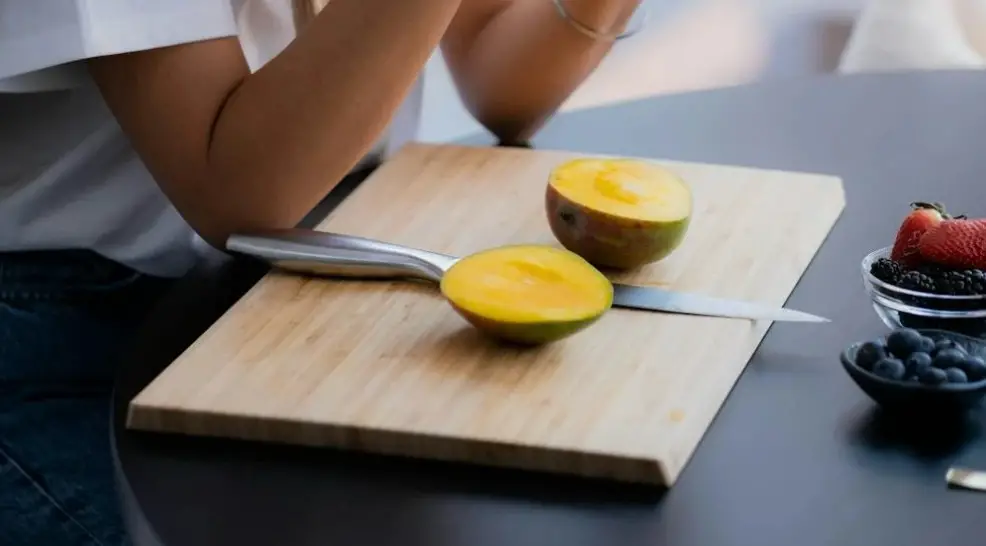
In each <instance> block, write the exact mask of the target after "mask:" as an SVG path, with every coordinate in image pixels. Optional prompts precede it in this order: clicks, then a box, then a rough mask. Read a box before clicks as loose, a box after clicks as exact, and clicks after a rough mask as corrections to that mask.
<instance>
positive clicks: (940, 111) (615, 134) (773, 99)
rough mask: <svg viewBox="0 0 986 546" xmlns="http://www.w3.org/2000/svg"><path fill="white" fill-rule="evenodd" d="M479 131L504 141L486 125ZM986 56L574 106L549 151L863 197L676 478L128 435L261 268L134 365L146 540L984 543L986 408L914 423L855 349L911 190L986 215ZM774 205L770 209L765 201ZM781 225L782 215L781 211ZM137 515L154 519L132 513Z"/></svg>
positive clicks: (769, 545) (136, 357)
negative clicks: (795, 315) (869, 278)
mask: <svg viewBox="0 0 986 546" xmlns="http://www.w3.org/2000/svg"><path fill="white" fill-rule="evenodd" d="M472 142H474V143H484V142H486V141H485V140H484V139H482V138H477V139H475V140H473V141H472ZM984 142H986V74H979V73H925V74H920V75H918V74H913V75H892V76H891V75H887V76H857V77H851V78H835V77H824V78H818V79H806V80H800V81H793V82H787V83H771V84H768V85H755V86H751V87H742V88H736V89H729V90H721V91H714V92H707V93H695V94H687V95H681V96H672V97H664V98H659V99H654V100H645V101H640V102H633V103H629V104H624V105H620V106H614V107H609V108H602V109H597V110H591V111H585V112H579V113H573V114H567V115H563V116H560V117H559V118H557V119H556V120H555V121H554V122H552V123H551V124H550V126H548V127H547V128H546V129H545V130H544V131H543V132H542V133H541V134H540V136H539V137H538V138H537V139H536V140H535V142H534V144H535V146H536V147H541V148H565V149H572V150H581V151H586V152H601V153H621V154H635V155H645V156H653V157H665V158H672V159H679V160H692V161H705V162H718V163H729V164H738V165H750V166H756V167H766V168H779V169H790V170H806V171H819V172H825V173H833V174H836V175H840V176H842V177H843V178H844V180H845V186H846V191H847V198H848V206H847V208H846V211H845V214H844V215H843V217H842V219H841V220H840V221H839V223H838V224H837V225H836V227H835V229H834V230H833V232H832V234H831V235H830V237H829V239H828V240H827V242H826V243H825V245H824V246H823V247H822V249H821V250H820V251H819V253H818V255H817V257H816V259H815V260H814V262H813V263H812V265H811V267H810V268H809V269H808V271H807V272H806V273H805V275H804V277H803V279H802V281H801V283H800V284H799V285H798V288H797V289H796V290H795V292H794V294H793V295H792V297H791V299H790V300H789V303H790V305H792V306H795V307H797V308H800V309H804V310H807V311H810V312H813V313H819V314H822V315H826V316H828V317H831V318H832V319H833V323H832V324H830V325H825V326H804V325H792V324H777V325H775V326H774V327H773V328H772V329H771V330H770V332H769V333H768V335H767V337H766V338H765V340H764V342H763V344H762V345H761V346H760V348H759V350H758V351H757V353H756V355H755V356H754V358H753V359H752V360H751V362H750V364H749V366H748V368H747V371H746V372H745V373H744V375H743V376H742V378H741V379H740V381H739V383H738V384H737V386H736V387H735V389H734V390H733V392H732V393H731V395H730V397H729V399H728V400H727V402H726V404H725V406H724V407H723V409H722V411H721V412H720V413H719V415H718V417H717V418H716V420H715V422H714V423H713V425H712V427H711V428H710V429H709V431H708V433H707V435H706V436H705V439H704V440H703V442H702V443H701V444H700V446H699V448H698V450H697V452H696V453H695V455H694V457H693V458H692V460H691V462H690V463H689V465H688V466H687V468H686V469H685V471H684V473H683V475H682V476H681V478H680V480H679V481H678V483H677V485H676V486H675V487H674V488H672V489H671V490H670V491H667V492H665V493H664V494H655V493H653V492H649V491H645V490H640V489H634V488H627V487H619V486H613V485H610V484H603V483H594V482H586V481H580V480H577V479H568V478H559V477H547V476H542V475H533V474H525V473H520V472H511V471H499V470H489V469H482V468H472V467H466V466H456V465H448V464H436V463H429V462H411V461H407V460H398V459H392V458H383V457H373V456H366V455H349V454H343V453H337V452H332V451H327V450H314V449H297V448H290V447H279V446H261V445H255V444H246V443H236V442H230V441H218V440H204V439H189V438H178V437H171V436H158V435H151V434H146V433H136V432H131V431H126V430H124V428H123V426H122V425H123V423H122V422H123V415H124V413H125V408H126V403H127V401H128V400H129V399H130V398H131V397H132V395H134V394H135V393H136V392H137V391H138V390H139V388H140V387H142V386H143V385H145V384H146V383H147V382H148V381H149V380H150V379H152V378H153V377H154V376H155V375H156V374H157V373H158V372H159V371H160V370H161V369H163V368H164V367H165V366H166V365H167V364H168V363H169V362H170V361H171V359H173V358H174V357H175V356H176V355H177V354H178V353H179V352H180V351H181V350H182V349H184V348H185V347H186V346H187V345H188V344H189V343H191V342H192V341H193V340H194V339H195V338H196V337H197V336H198V335H199V334H200V333H201V332H202V331H204V329H205V328H206V327H207V326H208V325H209V324H210V323H211V322H212V321H213V320H215V318H216V317H218V315H219V314H220V313H221V312H222V311H223V310H224V309H225V308H227V307H228V306H229V305H230V304H231V303H232V302H234V301H235V300H236V298H238V297H239V296H240V295H242V293H243V292H244V290H245V289H246V288H248V287H249V286H250V285H251V284H252V283H253V282H255V281H256V280H257V278H258V276H259V275H260V274H261V273H262V271H261V270H258V269H257V268H255V267H249V266H243V265H238V266H236V267H233V268H226V269H225V270H222V271H218V272H215V271H213V272H210V273H209V274H203V275H201V276H195V277H192V278H190V279H188V280H187V281H185V282H184V283H183V285H182V286H181V287H180V288H179V289H178V290H177V291H176V292H175V294H173V296H172V297H170V298H169V299H168V300H167V301H166V302H165V303H164V304H163V306H162V307H161V309H160V310H159V311H158V312H157V313H156V315H155V316H154V318H153V320H152V321H151V324H150V325H149V326H148V328H147V329H146V330H145V333H144V334H143V336H142V337H141V339H140V340H139V343H138V349H137V350H136V352H135V353H134V354H133V355H132V358H131V359H130V360H129V363H128V365H127V366H126V368H125V369H124V371H123V373H122V375H121V377H120V381H119V389H118V393H117V395H116V400H115V405H116V410H117V412H116V416H115V446H116V448H117V453H118V456H119V470H120V477H121V484H122V486H123V488H122V489H123V492H124V499H125V503H126V506H127V508H128V513H130V514H131V515H133V516H135V520H134V522H135V525H137V526H139V525H140V524H149V527H150V528H153V532H152V533H150V534H145V531H146V530H147V527H144V528H143V530H138V531H137V532H138V533H140V534H139V538H148V537H152V535H156V536H157V537H159V538H160V539H161V540H162V542H164V543H165V544H168V545H174V546H197V545H210V546H215V545H237V546H248V545H253V544H257V545H261V544H262V545H270V544H277V545H279V546H289V545H291V546H293V545H318V546H324V545H329V544H331V545H343V544H346V545H348V544H353V545H357V544H358V545H372V546H389V545H394V546H413V545H419V544H420V545H428V546H445V545H449V546H452V545H456V546H458V545H469V546H505V545H510V546H528V545H530V546H549V545H553V544H559V545H565V546H583V545H598V546H616V545H619V546H633V545H651V546H655V545H669V546H754V545H756V546H791V545H798V546H821V545H838V546H854V545H861V546H862V545H866V546H874V545H878V544H879V545H882V544H894V545H896V546H908V545H914V546H918V545H920V546H926V545H928V544H937V543H940V544H948V545H949V546H963V545H968V546H973V545H975V546H980V545H981V544H983V543H984V541H986V518H984V517H983V515H984V514H986V495H983V494H975V493H966V492H961V491H956V490H948V489H946V487H945V483H944V479H943V478H944V474H945V470H946V469H947V468H948V466H950V465H952V464H964V465H972V466H979V467H984V468H986V439H984V438H983V437H982V436H981V428H982V424H983V422H984V419H986V417H984V416H983V415H978V416H976V418H975V419H973V420H971V421H970V422H968V423H963V424H949V423H936V422H900V421H896V420H893V419H890V418H888V417H887V416H885V415H882V414H881V413H880V412H878V411H875V410H874V407H873V405H872V404H871V402H870V401H869V400H868V399H867V398H865V396H864V395H863V394H862V393H861V392H860V391H858V390H857V389H856V387H855V386H854V385H853V384H852V383H851V382H850V380H849V378H848V377H847V376H846V375H845V374H844V372H843V371H842V370H841V368H840V366H839V364H838V360H837V354H838V352H839V350H840V349H841V348H842V347H843V346H845V345H846V344H848V343H849V342H851V341H854V340H856V339H860V338H866V337H868V336H872V335H875V334H877V333H879V332H881V331H882V330H883V327H882V325H881V324H880V323H879V322H878V320H877V318H876V316H875V315H874V313H873V311H872V310H871V308H870V306H869V303H868V302H867V300H866V298H865V296H864V294H863V290H862V287H861V284H860V280H859V260H860V258H861V257H862V256H863V255H864V254H865V253H866V252H867V251H869V250H871V249H873V248H876V247H878V246H882V245H886V244H888V241H889V240H890V239H891V238H892V237H893V233H894V231H895V229H896V227H897V224H898V222H899V221H900V219H901V215H902V214H903V212H904V211H905V210H906V208H907V205H908V203H909V202H910V201H912V200H916V199H920V200H942V201H944V202H945V203H946V204H950V205H951V207H952V208H953V209H954V212H964V213H966V214H969V215H983V216H986V149H984ZM764 214H770V211H764ZM778 229H784V227H783V226H778ZM135 528H136V527H135Z"/></svg>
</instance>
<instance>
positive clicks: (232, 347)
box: [128, 144, 845, 485]
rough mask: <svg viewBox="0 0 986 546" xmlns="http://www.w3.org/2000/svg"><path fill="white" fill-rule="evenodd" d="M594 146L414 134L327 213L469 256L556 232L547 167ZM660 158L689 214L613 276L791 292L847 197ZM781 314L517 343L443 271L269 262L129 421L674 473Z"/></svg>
mask: <svg viewBox="0 0 986 546" xmlns="http://www.w3.org/2000/svg"><path fill="white" fill-rule="evenodd" d="M577 155H580V154H574V153H568V152H562V151H541V150H538V151H534V150H522V149H489V148H466V147H456V146H432V145H423V144H413V145H410V146H408V147H406V148H404V149H403V150H402V151H401V152H399V153H398V154H397V155H396V156H395V157H393V158H392V159H391V160H390V161H388V162H387V163H385V164H384V165H383V166H382V167H380V168H379V169H378V170H377V171H376V172H375V173H374V174H373V175H372V176H371V177H370V178H369V179H368V180H367V181H365V182H364V183H363V185H362V186H360V187H359V188H358V189H357V190H356V191H355V192H354V193H353V195H351V196H350V197H349V198H348V199H347V200H346V201H345V202H344V203H343V204H342V205H341V206H340V207H339V208H338V209H337V210H336V211H334V212H333V213H332V214H331V215H330V216H329V218H328V219H327V220H326V221H324V222H323V223H322V224H321V225H320V227H319V229H321V230H324V231H335V232H341V233H347V234H352V235H360V236H364V237H372V238H376V239H382V240H386V241H390V242H395V243H399V244H405V245H409V246H415V247H419V248H424V249H429V250H435V251H439V252H446V253H449V254H455V255H465V254H468V253H471V252H474V251H477V250H481V249H484V248H489V247H493V246H498V245H502V244H508V243H519V242H541V243H551V244H554V240H553V238H552V236H551V234H550V231H549V230H548V226H547V221H546V218H545V213H544V205H543V201H544V190H545V184H546V181H547V176H548V172H549V170H550V169H551V168H552V167H553V166H554V165H556V164H557V163H559V162H561V161H563V160H566V159H569V158H572V157H575V156H577ZM663 163H664V164H666V165H667V166H668V167H669V168H671V169H673V170H675V171H676V172H677V173H679V175H680V176H682V177H683V178H684V179H685V180H686V181H687V182H688V183H689V184H690V185H691V186H692V189H693V191H694V194H695V215H694V220H693V223H692V227H691V230H690V232H689V234H688V236H687V238H686V240H685V242H684V244H683V245H682V246H681V248H680V249H679V250H678V251H676V252H675V253H674V254H673V255H672V256H671V257H669V258H668V259H666V260H665V261H663V262H661V263H658V264H654V265H651V266H648V267H646V268H643V269H641V270H639V271H636V272H632V273H627V274H623V275H614V276H613V277H612V278H613V279H614V280H621V281H628V282H635V283H641V284H653V285H659V286H664V287H671V288H674V289H677V290H687V291H694V292H700V293H705V294H711V295H716V296H723V297H733V298H743V299H747V300H752V301H760V302H768V303H773V304H777V305H781V304H783V303H784V301H785V300H786V299H787V297H788V295H789V294H790V292H791V291H792V289H793V288H794V286H795V284H796V283H797V281H798V279H799V278H800V277H801V275H802V273H803V271H804V270H805V268H806V267H807V266H808V264H809V262H810V261H811V259H812V257H813V255H814V254H815V252H816V250H817V249H818V247H819V246H820V245H821V244H822V242H823V240H824V239H825V237H826V235H827V234H828V232H829V230H830V229H831V227H832V225H833V224H834V222H835V221H836V219H837V218H838V216H839V214H840V213H841V211H842V209H843V207H844V199H845V198H844V193H843V189H842V184H841V181H840V180H839V179H838V178H835V177H831V176H825V175H817V174H798V173H788V172H781V171H764V170H756V169H748V168H736V167H725V166H713V165H699V164H687V163H678V162H669V161H666V162H663ZM804 310H805V311H809V312H811V311H812V310H811V309H804ZM769 325H770V324H769V323H767V322H763V321H757V322H753V321H744V320H732V319H717V318H705V317H692V316H683V315H667V314H660V313H647V312H639V311H629V310H621V309H614V310H613V311H611V312H610V313H608V314H607V315H606V316H605V317H604V318H603V319H602V320H600V321H599V322H598V323H597V324H595V325H594V326H592V327H590V328H589V329H587V330H585V331H583V332H581V333H579V334H576V335H575V336H573V337H571V338H568V339H566V340H563V341H561V342H558V343H555V344H552V345H548V346H545V347H541V348H538V349H526V350H525V349H516V348H505V347H501V346H498V345H495V344H493V343H491V342H489V341H487V340H486V339H485V338H483V337H482V336H480V335H479V334H477V333H475V332H474V331H473V330H472V329H470V328H469V327H468V326H467V325H466V323H465V322H464V321H463V320H462V319H461V318H459V317H458V315H456V314H455V313H454V312H453V311H452V309H451V308H450V307H449V306H448V305H447V304H446V303H445V302H444V301H443V300H442V298H441V296H440V294H439V292H438V290H437V288H436V287H434V286H429V285H425V284H420V283H419V284H414V283H398V282H366V281H354V280H338V281H337V280H327V279H307V278H302V277H297V276H290V275H286V274H281V273H271V274H269V275H267V276H266V277H265V278H264V279H263V280H261V281H260V282H259V283H258V284H257V285H256V286H254V287H253V289H251V290H250V291H249V292H248V293H247V294H246V295H245V296H244V297H243V298H242V299H241V300H240V301H239V302H238V303H237V304H235V305H234V306H233V307H232V308H231V309H230V310H229V311H228V312H227V313H226V314H225V315H224V316H223V317H222V318H221V319H220V320H219V321H217V322H216V324H214V325H213V327H212V328H210V329H209V330H208V331H207V332H206V333H205V334H204V335H203V336H201V337H200V338H199V339H198V340H197V341H196V342H195V343H194V344H193V345H192V346H191V347H190V348H189V349H188V350H187V351H186V352H185V353H184V354H183V355H181V356H180V357H179V358H178V359H177V360H176V361H175V362H174V363H173V364H172V365H171V366H170V367H168V368H167V369H166V370H165V371H164V372H163V373H162V374H161V375H160V376H158V377H157V378H156V379H155V380H154V381H153V382H152V383H151V384H150V385H149V386H148V387H147V388H146V389H145V390H144V391H143V392H141V393H140V394H139V395H138V396H137V397H136V398H135V399H134V400H133V402H132V403H131V407H130V412H129V416H128V426H130V427H131V428H136V429H145V430H154V431H163V432H175V433H185V434H193V435H211V436H222V437H233V438H240V439H252V440H262V441H272V442H284V443H292V444H303V445H314V446H334V447H342V448H348V449H355V450H366V451H372V452H378V453H389V454H399V455H406V456H412V457H425V458H435V459H441V460H455V461H467V462H472V463H479V464H488V465H498V466H508V467H516V468H526V469H533V470H541V471H549V472H560V473H570V474H577V475H583V476H593V477H601V478H609V479H615V480H621V481H633V482H643V483H651V484H664V485H671V484H672V483H673V482H674V480H675V479H676V478H677V477H678V475H679V473H680V472H681V470H682V468H683V467H684V465H685V464H686V462H687V461H688V458H689V457H690V456H691V454H692V452H693V451H694V449H695V447H696V446H697V444H698V442H699V440H700V439H701V437H702V435H703V434H704V433H705V430H706V429H707V427H708V426H709V424H710V423H711V421H712V419H713V418H714V416H715V414H716V413H717V411H718V409H719V407H720V406H721V404H722V402H723V401H724V399H725V398H726V396H727V394H728V393H729V391H730V389H731V388H732V386H733V384H734V383H735V381H736V379H737V378H738V377H739V374H740V373H741V372H742V370H743V368H744V367H745V365H746V363H747V361H748V360H749V357H750V356H751V355H752V353H753V351H754V350H755V349H756V347H757V345H758V344H759V343H760V340H761V339H762V337H763V335H764V334H765V333H766V330H767V328H768V327H769ZM797 327H803V328H825V327H826V326H825V325H824V324H822V325H798V326H797ZM780 409H781V408H779V410H780Z"/></svg>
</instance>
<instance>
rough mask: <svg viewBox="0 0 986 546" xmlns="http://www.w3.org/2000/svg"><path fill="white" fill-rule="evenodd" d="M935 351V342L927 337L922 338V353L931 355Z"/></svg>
mask: <svg viewBox="0 0 986 546" xmlns="http://www.w3.org/2000/svg"><path fill="white" fill-rule="evenodd" d="M934 350H935V340H933V339H931V338H930V337H927V336H921V351H922V352H925V353H928V354H929V355H930V354H931V353H932V352H934Z"/></svg>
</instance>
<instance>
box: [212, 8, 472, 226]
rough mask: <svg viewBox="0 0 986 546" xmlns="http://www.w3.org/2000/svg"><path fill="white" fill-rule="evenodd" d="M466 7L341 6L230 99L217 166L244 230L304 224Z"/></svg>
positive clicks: (217, 140)
mask: <svg viewBox="0 0 986 546" xmlns="http://www.w3.org/2000/svg"><path fill="white" fill-rule="evenodd" d="M459 3H460V0H421V1H417V0H402V1H400V2H394V1H392V0H332V2H330V3H329V5H328V6H327V7H326V8H325V9H324V10H323V11H322V12H321V14H320V15H319V16H318V17H317V18H316V19H315V20H314V21H313V22H312V24H311V26H310V27H309V28H308V29H306V30H305V31H304V32H303V33H302V34H301V35H300V36H299V37H298V38H297V39H296V40H295V41H294V42H293V43H292V44H291V45H289V46H288V47H287V48H286V49H285V50H284V51H283V52H282V53H281V54H280V55H279V56H278V57H276V58H275V59H273V60H272V61H271V62H270V63H268V64H267V65H265V66H264V67H263V68H262V69H261V70H259V71H257V73H255V74H253V75H251V76H249V77H248V78H247V79H246V80H245V81H244V82H243V84H242V85H241V86H240V87H239V88H238V89H237V90H236V91H235V92H234V93H233V94H232V95H231V96H230V99H229V101H228V102H227V104H226V106H225V107H224V108H223V110H222V112H221V115H220V116H219V117H218V118H217V121H216V128H215V131H214V134H213V138H212V142H211V147H210V150H209V165H210V169H211V170H212V171H213V172H216V173H218V174H219V175H218V176H217V180H221V181H222V183H221V184H219V185H216V186H215V187H214V189H215V191H216V193H221V194H224V195H225V196H226V198H227V199H236V200H237V201H238V208H239V209H240V212H238V213H236V216H237V218H238V219H239V222H246V223H247V224H248V225H247V226H244V227H249V224H256V225H258V226H270V225H290V224H293V223H295V222H297V221H298V220H300V219H301V218H302V217H303V216H304V214H306V213H307V212H308V211H309V210H310V209H311V208H312V207H313V206H314V205H315V204H316V203H317V202H318V201H319V200H320V199H321V198H322V197H323V196H324V195H325V193H326V192H327V191H328V189H330V188H331V186H332V185H333V184H334V183H335V182H337V181H338V180H339V179H341V178H342V177H343V176H344V175H345V174H346V173H347V172H348V171H349V170H350V169H351V168H352V167H353V165H354V164H355V163H356V162H357V161H359V159H360V158H361V157H362V156H363V155H364V154H365V153H366V152H367V151H368V150H369V149H370V147H371V146H372V145H373V143H374V141H375V140H376V139H377V138H378V137H379V136H380V134H381V131H382V130H384V129H385V127H386V125H387V123H388V122H389V121H390V119H391V117H392V115H393V113H394V112H395V110H396V109H397V108H398V106H399V105H400V102H401V101H402V100H403V98H404V97H405V96H406V94H407V92H408V90H409V89H410V87H411V86H412V84H413V83H414V81H415V79H416V78H417V76H418V73H419V71H420V70H421V69H422V67H423V66H424V64H425V62H426V61H427V59H428V57H429V56H430V54H431V53H432V51H433V50H434V48H435V47H436V46H437V44H438V42H439V41H440V39H441V36H442V35H443V34H444V32H445V29H446V27H447V26H448V24H449V22H450V21H451V19H452V17H453V15H454V14H455V12H456V10H457V9H458V5H459Z"/></svg>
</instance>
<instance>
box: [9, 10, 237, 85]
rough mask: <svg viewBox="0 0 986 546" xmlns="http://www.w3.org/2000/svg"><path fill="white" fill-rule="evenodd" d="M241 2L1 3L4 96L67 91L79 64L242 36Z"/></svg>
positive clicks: (79, 72)
mask: <svg viewBox="0 0 986 546" xmlns="http://www.w3.org/2000/svg"><path fill="white" fill-rule="evenodd" d="M238 3H240V2H239V1H238V0H162V1H150V2H137V1H134V0H98V1H95V2H94V1H90V0H30V1H25V0H0V90H4V88H6V89H8V90H20V89H21V88H24V87H31V86H37V85H41V86H42V87H44V86H51V85H67V84H68V83H69V82H71V81H72V80H73V77H74V76H78V75H80V74H82V73H83V72H84V71H81V70H79V69H78V68H77V67H76V68H73V67H72V65H73V63H77V62H78V61H83V60H85V59H89V58H92V57H98V56H104V55H115V54H120V53H127V52H131V51H141V50H147V49H154V48H158V47H166V46H169V45H177V44H181V43H188V42H193V41H199V40H207V39H212V38H220V37H226V36H235V35H236V34H237V27H236V16H235V7H234V4H238Z"/></svg>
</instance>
